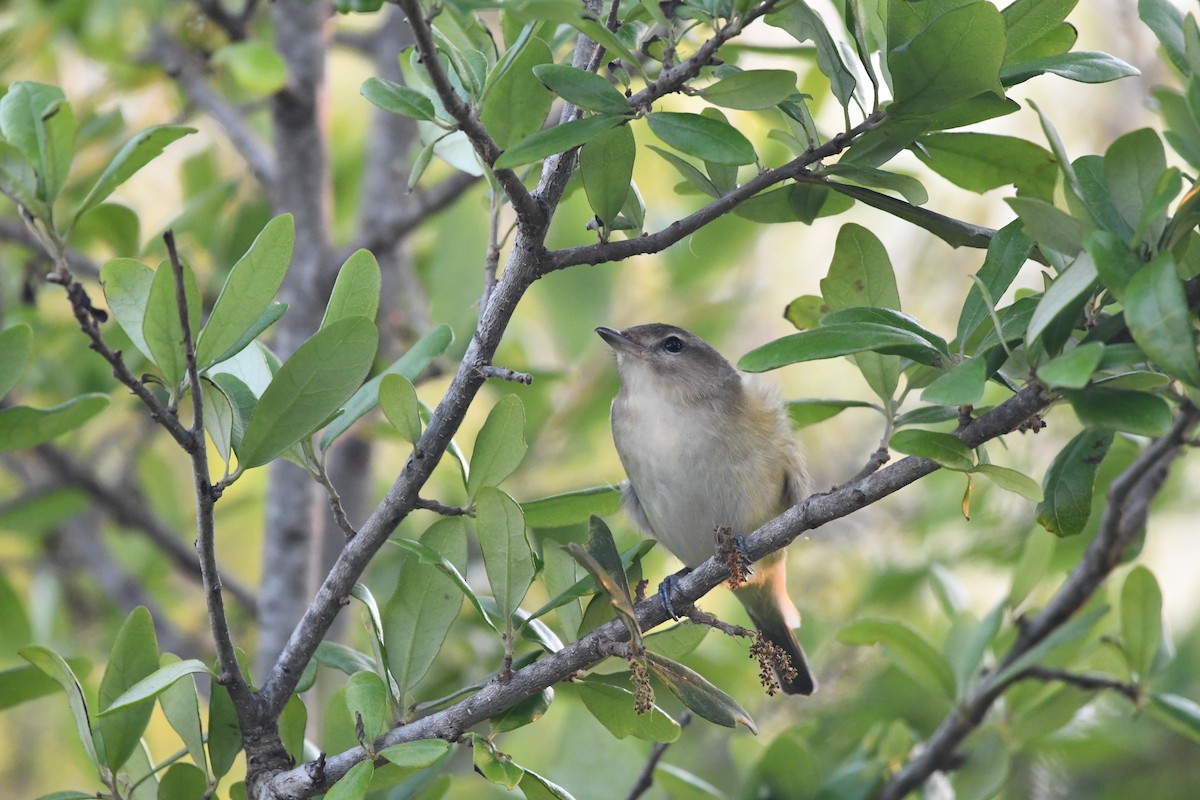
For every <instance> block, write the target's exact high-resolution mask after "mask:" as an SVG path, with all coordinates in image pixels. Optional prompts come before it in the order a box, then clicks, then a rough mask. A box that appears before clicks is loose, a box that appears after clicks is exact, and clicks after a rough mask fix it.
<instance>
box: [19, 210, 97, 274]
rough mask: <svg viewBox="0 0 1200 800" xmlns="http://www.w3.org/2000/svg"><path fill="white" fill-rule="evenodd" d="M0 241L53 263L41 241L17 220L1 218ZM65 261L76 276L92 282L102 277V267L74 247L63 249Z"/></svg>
mask: <svg viewBox="0 0 1200 800" xmlns="http://www.w3.org/2000/svg"><path fill="white" fill-rule="evenodd" d="M0 239H3V240H5V241H9V242H15V243H16V244H19V245H21V246H22V247H25V248H28V249H29V250H32V251H33V252H34V253H36V254H37V255H38V257H39V259H51V262H52V263H53V261H52V258H51V256H50V254H49V253H47V252H46V248H45V247H44V246H43V244H42V241H41V239H39V238H38V237H37V236H35V235H33V233H31V232H30V231H29V229H28V228H27V227H25V225H23V224H21V223H20V222H18V221H17V220H14V219H9V218H7V217H0ZM63 259H64V260H65V261H66V264H67V268H68V269H70V270H71V272H73V273H74V274H76V275H83V276H84V277H87V278H91V279H92V280H96V279H98V278H99V277H100V265H99V264H97V263H96V262H95V261H93V260H92V259H90V258H88V257H87V256H85V255H84V254H83V253H81V252H79V251H78V250H76V249H75V248H73V247H64V248H63Z"/></svg>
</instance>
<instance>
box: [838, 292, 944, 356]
mask: <svg viewBox="0 0 1200 800" xmlns="http://www.w3.org/2000/svg"><path fill="white" fill-rule="evenodd" d="M834 305H836V304H834V303H830V306H831V307H832V306H834ZM862 323H866V324H868V325H884V326H886V327H889V328H895V329H897V330H902V331H908V332H909V333H912V334H915V335H917V336H919V337H921V338H922V339H924V340H925V342H926V343H928V344H929V346H930V347H932V348H933V349H934V350H936V351H938V353H940V354H941V355H942V356H943V357H944V358H945V359H946V360H947V361H948V360H949V359H950V350H949V346H948V345H947V344H946V340H945V339H943V338H942V337H940V336H938V335H937V334H936V333H933V332H932V331H930V330H928V329H926V328H923V327H922V326H921V323H919V322H917V320H916V319H915V318H914V317H911V316H909V315H908V314H905V313H904V312H903V311H896V310H894V309H891V308H877V307H874V306H852V307H850V308H843V309H840V310H837V311H830V312H829V313H828V314H826V315H825V316H824V317H822V318H821V324H822V325H847V324H862Z"/></svg>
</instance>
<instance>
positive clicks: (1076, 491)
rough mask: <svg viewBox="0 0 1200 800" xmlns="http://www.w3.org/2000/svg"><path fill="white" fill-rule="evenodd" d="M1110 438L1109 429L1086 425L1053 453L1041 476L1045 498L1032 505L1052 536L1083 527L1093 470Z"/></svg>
mask: <svg viewBox="0 0 1200 800" xmlns="http://www.w3.org/2000/svg"><path fill="white" fill-rule="evenodd" d="M1112 439H1113V435H1112V433H1111V432H1109V431H1106V430H1102V429H1098V428H1089V429H1087V430H1084V431H1080V432H1079V433H1078V434H1076V435H1075V437H1074V438H1073V439H1071V441H1070V442H1068V443H1067V446H1066V447H1064V448H1063V449H1062V450H1061V451H1060V452H1059V453H1058V455H1056V456H1055V457H1054V461H1052V462H1051V463H1050V469H1048V470H1046V477H1045V478H1044V479H1043V480H1042V490H1043V492H1044V493H1045V495H1046V499H1045V500H1043V501H1042V502H1041V503H1038V506H1037V508H1036V509H1035V512H1036V514H1037V521H1038V524H1039V525H1041V526H1042V527H1043V528H1045V529H1046V530H1048V531H1050V532H1051V533H1053V534H1054V535H1055V536H1074V535H1075V534H1077V533H1079V532H1080V531H1082V530H1083V526H1084V525H1085V524H1086V523H1087V519H1088V516H1089V515H1090V514H1091V510H1092V493H1093V492H1094V491H1095V484H1096V473H1097V472H1098V471H1099V469H1100V462H1101V461H1103V460H1104V456H1105V455H1107V454H1108V448H1109V446H1110V445H1111V444H1112Z"/></svg>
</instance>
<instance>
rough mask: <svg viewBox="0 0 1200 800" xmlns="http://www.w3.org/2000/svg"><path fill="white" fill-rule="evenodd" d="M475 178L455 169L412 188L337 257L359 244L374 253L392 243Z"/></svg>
mask: <svg viewBox="0 0 1200 800" xmlns="http://www.w3.org/2000/svg"><path fill="white" fill-rule="evenodd" d="M478 182H479V176H478V175H470V174H468V173H466V172H455V173H454V174H453V175H450V176H449V177H447V178H446V179H444V180H443V181H442V182H441V183H438V184H435V185H434V186H431V187H430V188H428V189H418V190H417V191H414V192H413V193H412V195H411V200H410V201H409V202H408V203H405V204H403V205H398V206H397V207H396V208H395V210H394V211H392V212H389V215H388V216H386V217H385V218H384V219H383V220H382V222H381V223H380V225H379V226H378V229H377V230H374V231H368V232H366V233H364V235H363V238H362V239H361V240H360V241H358V242H356V243H354V244H353V245H351V246H350V247H347V248H345V249H344V250H343V251H342V253H341V256H340V257H339V259H338V261H339V262H341V261H345V260H346V258H348V257H349V256H350V254H351V253H353V252H354V251H355V250H358V249H360V248H365V249H367V250H370V251H372V252H375V253H378V252H383V251H384V250H388V249H390V248H392V247H395V245H396V243H397V242H399V241H400V240H401V239H403V238H404V237H405V236H408V234H410V233H412V232H413V231H414V230H416V229H417V228H418V227H420V225H421V224H422V223H424V222H425V220H427V219H429V218H430V217H432V216H433V215H434V214H437V213H438V212H440V211H442V210H444V209H445V208H447V207H449V206H450V205H452V204H453V203H454V201H455V200H457V199H458V198H460V197H462V195H463V193H464V192H466V191H467V190H468V189H470V188H471V187H472V186H474V185H475V184H476V183H478Z"/></svg>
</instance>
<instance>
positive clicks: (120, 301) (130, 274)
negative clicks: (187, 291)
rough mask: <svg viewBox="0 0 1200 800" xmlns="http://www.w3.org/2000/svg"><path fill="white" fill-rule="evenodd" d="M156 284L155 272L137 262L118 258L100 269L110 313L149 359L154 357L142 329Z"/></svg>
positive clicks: (101, 283)
mask: <svg viewBox="0 0 1200 800" xmlns="http://www.w3.org/2000/svg"><path fill="white" fill-rule="evenodd" d="M153 283H154V270H152V269H150V267H147V266H146V265H145V264H143V263H142V262H140V261H138V260H136V259H132V258H114V259H110V260H109V261H107V262H105V264H104V266H103V267H101V268H100V285H101V286H103V287H104V299H105V300H106V301H107V302H108V308H109V310H110V311H112V313H113V316H114V317H116V319H117V323H118V324H119V325H120V326H121V330H123V331H125V335H126V336H128V337H129V340H130V341H131V342H133V344H134V346H135V347H137V349H138V350H140V351H141V352H142V355H144V356H145V357H146V358H149V359H152V358H153V357H152V356H151V355H150V346H149V345H148V344H146V337H145V336H143V335H142V325H143V324H144V322H145V318H146V305H147V304H148V303H149V302H150V287H151V285H152V284H153Z"/></svg>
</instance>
